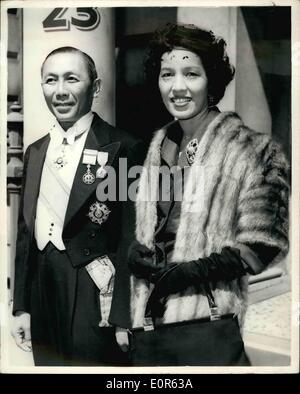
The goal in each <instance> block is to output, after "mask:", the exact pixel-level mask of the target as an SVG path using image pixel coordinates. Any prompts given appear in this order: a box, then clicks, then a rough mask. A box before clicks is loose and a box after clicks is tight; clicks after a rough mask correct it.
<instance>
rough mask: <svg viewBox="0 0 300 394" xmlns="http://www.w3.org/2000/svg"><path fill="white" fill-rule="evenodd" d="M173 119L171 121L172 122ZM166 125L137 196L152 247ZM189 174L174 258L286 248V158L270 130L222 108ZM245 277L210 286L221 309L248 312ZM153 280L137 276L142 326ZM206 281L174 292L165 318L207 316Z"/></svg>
mask: <svg viewBox="0 0 300 394" xmlns="http://www.w3.org/2000/svg"><path fill="white" fill-rule="evenodd" d="M172 123H173V122H172ZM169 126H170V124H169V125H167V126H165V127H164V128H162V129H160V130H158V131H157V132H156V134H155V135H154V138H153V140H152V143H151V145H150V147H149V151H148V154H147V158H146V160H145V163H144V168H143V172H142V175H141V178H140V182H139V191H138V195H137V201H136V215H137V218H136V238H137V240H138V241H139V242H140V243H142V244H144V245H146V246H147V247H148V248H150V249H154V242H155V240H154V233H155V228H156V225H157V204H156V201H157V200H156V196H157V195H158V184H159V182H158V176H159V166H160V163H161V157H160V151H161V146H162V142H163V140H164V137H165V135H166V133H167V130H168V127H169ZM189 174H190V175H189V177H188V179H187V182H186V185H185V190H184V195H183V201H182V207H181V216H180V223H179V228H178V232H177V235H176V240H175V246H174V251H173V256H172V261H178V262H186V261H190V260H194V259H198V258H201V257H206V256H209V255H210V254H211V253H212V252H216V253H219V252H220V251H221V250H222V248H223V247H224V246H235V245H236V244H237V243H247V242H248V243H254V242H260V243H264V244H266V245H272V246H277V247H280V248H281V250H283V251H287V249H288V224H287V217H288V213H287V212H288V209H287V206H288V189H289V188H288V183H287V181H286V178H287V163H286V161H285V159H284V156H283V155H282V153H281V152H280V150H279V149H278V147H277V146H276V145H275V144H274V143H273V142H272V141H271V139H270V137H269V136H268V135H265V134H262V133H257V132H255V131H253V130H250V129H249V128H247V127H246V126H244V124H243V122H242V121H241V119H240V118H239V117H238V115H237V114H235V113H233V112H223V113H220V114H219V115H218V116H217V117H216V118H215V119H214V120H213V121H212V122H211V123H210V124H209V126H208V128H207V130H206V132H205V134H204V135H203V137H202V139H201V141H200V143H199V146H198V150H197V153H196V156H195V160H194V163H193V165H192V166H191V169H190V173H189ZM247 279H248V278H247V277H243V278H242V279H237V280H233V281H231V282H227V283H225V282H218V283H215V284H212V290H213V294H214V297H215V301H216V304H217V306H218V308H219V312H220V313H221V314H226V313H234V314H236V315H238V317H239V320H240V323H242V321H243V317H244V314H245V311H246V300H247V282H248V280H247ZM149 291H150V289H149V283H147V282H146V281H144V280H140V279H136V278H135V277H133V276H132V277H131V314H132V316H131V317H132V322H133V327H140V326H142V324H143V317H144V312H145V307H146V303H147V299H148V297H149ZM209 314H210V311H209V307H208V302H207V298H206V296H205V293H204V292H203V289H202V287H201V286H199V287H189V288H188V289H187V290H186V291H184V292H182V293H178V294H174V295H171V296H169V297H168V299H167V304H166V312H165V315H164V317H163V318H162V322H163V323H170V322H176V321H184V320H190V319H195V318H201V317H207V316H209Z"/></svg>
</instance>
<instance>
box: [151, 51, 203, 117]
mask: <svg viewBox="0 0 300 394" xmlns="http://www.w3.org/2000/svg"><path fill="white" fill-rule="evenodd" d="M158 85H159V89H160V93H161V96H162V99H163V102H164V104H165V106H166V108H167V110H168V111H169V112H170V113H171V115H173V116H174V117H176V118H177V119H179V120H184V119H190V118H193V117H195V116H197V115H198V114H199V113H201V112H202V111H203V110H205V109H206V108H207V85H208V80H207V76H206V73H205V70H204V68H203V65H202V62H201V59H200V57H199V56H198V55H196V54H195V53H194V52H191V51H188V50H185V49H173V50H172V51H171V52H165V53H164V54H163V56H162V59H161V69H160V73H159V81H158Z"/></svg>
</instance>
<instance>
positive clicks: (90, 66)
mask: <svg viewBox="0 0 300 394" xmlns="http://www.w3.org/2000/svg"><path fill="white" fill-rule="evenodd" d="M58 53H79V54H80V55H81V56H82V57H83V60H84V61H85V64H86V66H87V70H88V74H89V77H90V81H91V82H93V81H94V80H95V79H97V78H98V74H97V70H96V66H95V62H94V60H93V59H92V58H91V57H90V56H89V55H88V54H86V53H85V52H83V51H81V50H80V49H78V48H74V47H68V46H67V47H60V48H56V49H54V50H53V51H52V52H50V53H49V54H48V55H47V56H46V58H45V60H44V62H43V64H42V67H41V72H42V73H43V67H44V64H45V62H46V60H47V59H48V58H49V57H51V56H53V55H56V54H58Z"/></svg>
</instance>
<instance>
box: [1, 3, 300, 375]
mask: <svg viewBox="0 0 300 394" xmlns="http://www.w3.org/2000/svg"><path fill="white" fill-rule="evenodd" d="M61 5H63V6H67V7H74V6H83V5H84V6H98V7H131V6H132V7H135V6H138V7H161V6H162V5H163V6H184V7H195V6H204V7H205V6H207V7H212V6H216V7H219V6H235V7H238V6H254V5H255V6H272V5H273V6H274V5H276V6H291V7H292V174H293V177H292V196H291V204H292V210H291V258H292V275H291V279H292V295H293V297H292V303H291V304H292V305H291V307H292V313H293V315H294V317H295V315H296V318H294V319H293V322H294V324H293V325H292V329H291V365H290V366H287V367H141V368H137V367H105V368H104V367H88V368H87V367H63V368H61V367H51V368H49V367H11V366H9V365H8V363H7V349H6V346H5V343H6V338H7V335H9V333H8V329H7V328H8V316H7V312H8V311H7V309H8V308H6V307H5V306H6V305H7V303H8V298H7V291H6V278H7V264H4V263H3V262H6V261H7V247H6V245H7V234H6V223H7V222H6V217H7V214H6V211H7V209H6V128H7V125H6V97H7V62H6V60H4V59H6V53H7V43H6V41H7V40H6V37H7V18H6V15H7V9H8V8H19V7H23V8H30V7H38V8H49V7H56V6H61ZM299 20H300V2H299V1H297V0H280V1H258V0H256V1H253V0H248V1H242V0H231V1H224V0H214V1H207V0H190V1H188V2H187V1H168V0H164V1H161V0H144V1H137V0H130V1H124V0H123V1H121V0H110V1H99V0H93V1H91V0H85V1H83V0H82V1H79V0H78V1H74V0H73V1H69V0H66V1H57V0H49V1H42V0H26V1H13V0H4V1H2V2H1V44H0V50H1V52H0V55H1V59H2V60H1V74H0V76H1V79H0V88H1V90H0V91H1V93H0V94H1V96H0V98H1V107H0V116H1V119H0V212H1V222H2V226H0V242H1V244H0V245H1V249H0V259H1V260H0V261H1V265H0V275H1V276H0V277H1V281H0V313H1V315H0V318H1V372H5V373H58V374H63V373H64V374H65V373H66V372H67V373H70V374H86V373H89V374H99V373H100V374H107V373H114V374H124V373H130V374H148V373H155V374H164V373H173V374H179V373H180V374H183V373H189V374H202V373H209V374H214V373H218V374H227V373H238V374H243V373H258V374H265V373H281V374H283V373H296V372H298V371H299V316H298V314H299V245H300V236H299V228H300V225H299V218H300V210H299V201H300V188H299V178H300V177H299V174H300V155H299V152H300V124H299V108H300V24H299Z"/></svg>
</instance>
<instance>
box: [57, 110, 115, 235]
mask: <svg viewBox="0 0 300 394" xmlns="http://www.w3.org/2000/svg"><path fill="white" fill-rule="evenodd" d="M109 128H110V126H109V125H108V124H107V123H106V122H104V121H103V120H102V119H101V118H99V116H98V115H97V114H94V119H93V122H92V125H91V129H90V131H89V133H88V136H87V139H86V142H85V145H84V148H83V151H84V149H95V150H98V151H101V152H107V153H108V161H107V164H106V165H107V166H111V165H112V163H113V161H114V159H115V157H116V154H117V153H118V151H119V149H120V146H121V142H111V136H110V130H109ZM83 151H82V154H81V158H80V161H79V164H78V167H77V171H76V174H75V178H74V182H73V185H72V189H71V192H70V198H69V203H68V207H67V212H66V216H65V222H64V228H65V227H66V225H67V224H68V223H69V222H70V220H71V219H72V217H73V216H74V215H75V214H76V212H78V210H79V209H80V207H81V206H82V205H83V204H84V202H85V201H86V200H87V199H88V198H89V196H90V195H91V194H92V193H94V192H95V191H96V188H97V186H98V185H99V183H100V182H101V181H102V179H100V178H96V180H95V182H94V183H92V184H91V185H87V184H85V183H84V182H83V180H82V177H83V175H84V174H85V173H86V170H87V166H86V164H83V163H82V161H83ZM97 168H98V165H95V166H91V171H92V172H93V174H94V175H95V173H96V169H97Z"/></svg>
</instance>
